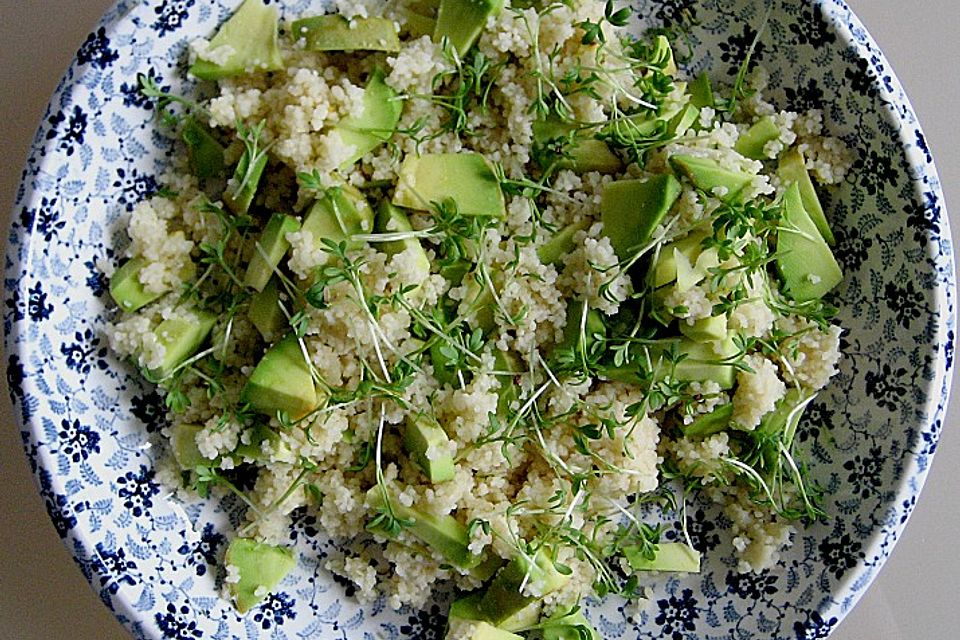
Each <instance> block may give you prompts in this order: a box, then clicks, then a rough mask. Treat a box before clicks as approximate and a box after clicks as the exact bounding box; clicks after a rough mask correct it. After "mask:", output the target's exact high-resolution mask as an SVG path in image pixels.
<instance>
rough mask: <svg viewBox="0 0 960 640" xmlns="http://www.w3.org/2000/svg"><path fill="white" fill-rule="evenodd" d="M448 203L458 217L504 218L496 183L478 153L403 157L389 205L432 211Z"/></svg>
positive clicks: (500, 193)
mask: <svg viewBox="0 0 960 640" xmlns="http://www.w3.org/2000/svg"><path fill="white" fill-rule="evenodd" d="M448 201H453V203H455V204H456V207H457V211H458V212H459V213H461V214H462V215H466V216H492V217H495V218H503V217H505V216H506V208H505V206H504V202H503V192H502V191H501V190H500V182H499V181H498V180H497V177H496V175H495V174H494V173H493V169H491V168H490V165H489V164H487V161H486V159H484V157H483V156H482V155H480V154H479V153H472V152H463V153H436V154H428V155H423V156H420V157H416V156H412V155H411V156H407V157H406V159H405V160H404V161H403V165H402V166H401V167H400V177H399V179H398V182H397V190H396V192H395V193H394V195H393V204H395V205H397V206H398V207H405V208H407V209H418V210H420V211H432V210H433V208H434V206H435V205H439V204H444V203H446V202H448Z"/></svg>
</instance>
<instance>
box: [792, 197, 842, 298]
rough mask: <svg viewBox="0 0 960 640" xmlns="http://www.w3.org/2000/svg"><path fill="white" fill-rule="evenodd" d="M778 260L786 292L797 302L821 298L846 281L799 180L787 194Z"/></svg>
mask: <svg viewBox="0 0 960 640" xmlns="http://www.w3.org/2000/svg"><path fill="white" fill-rule="evenodd" d="M776 262H777V267H778V269H779V271H780V276H781V278H782V279H783V285H784V291H785V292H786V293H787V295H789V296H790V297H791V298H793V299H794V300H796V301H797V302H807V301H809V300H818V299H820V298H822V297H823V296H824V295H826V294H827V292H829V291H830V290H831V289H833V288H834V287H836V286H837V285H838V284H840V282H841V281H842V280H843V273H842V272H841V271H840V265H838V264H837V259H836V258H834V257H833V253H832V252H831V251H830V247H829V246H827V243H826V241H825V240H824V239H823V237H822V236H821V235H820V231H819V230H818V229H817V225H815V224H814V223H813V220H811V219H810V216H809V215H807V212H806V209H804V207H803V200H802V199H801V197H800V187H799V185H798V184H797V183H794V184H793V185H792V186H791V187H790V188H788V189H787V192H786V194H784V198H783V217H782V218H781V220H780V225H779V226H778V228H777V253H776Z"/></svg>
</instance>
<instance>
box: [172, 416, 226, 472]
mask: <svg viewBox="0 0 960 640" xmlns="http://www.w3.org/2000/svg"><path fill="white" fill-rule="evenodd" d="M201 431H203V427H201V426H200V425H196V424H184V423H178V424H174V425H171V426H170V448H171V449H172V450H173V459H174V460H176V461H177V465H178V466H179V467H180V468H181V469H183V470H184V471H192V470H193V469H196V468H197V467H201V466H217V465H218V460H210V459H209V458H207V457H206V456H204V455H203V454H202V453H200V447H198V446H197V434H198V433H200V432H201Z"/></svg>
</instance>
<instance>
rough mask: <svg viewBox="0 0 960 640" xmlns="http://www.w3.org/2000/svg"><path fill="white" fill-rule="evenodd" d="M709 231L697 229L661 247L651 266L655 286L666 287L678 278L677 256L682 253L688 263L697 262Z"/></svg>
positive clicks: (657, 287) (656, 287)
mask: <svg viewBox="0 0 960 640" xmlns="http://www.w3.org/2000/svg"><path fill="white" fill-rule="evenodd" d="M708 235H709V232H707V231H704V230H701V229H697V230H694V231H692V232H690V233H689V234H688V235H686V236H684V237H683V238H680V239H679V240H675V241H674V242H671V243H670V244H666V245H663V246H662V247H661V248H660V254H659V255H658V256H657V259H656V261H655V262H654V263H653V265H652V266H651V271H652V274H653V286H654V288H655V289H659V288H660V287H664V286H666V285H668V284H670V283H671V282H674V281H676V279H677V256H678V255H682V256H683V257H684V258H685V259H686V261H687V264H696V261H697V259H698V257H699V256H700V253H701V251H702V247H703V240H704V239H705V238H706V237H707V236H708Z"/></svg>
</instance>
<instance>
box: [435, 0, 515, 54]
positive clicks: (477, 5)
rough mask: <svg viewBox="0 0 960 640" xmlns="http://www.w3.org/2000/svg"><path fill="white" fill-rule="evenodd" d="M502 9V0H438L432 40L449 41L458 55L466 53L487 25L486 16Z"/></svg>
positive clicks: (493, 14) (497, 12)
mask: <svg viewBox="0 0 960 640" xmlns="http://www.w3.org/2000/svg"><path fill="white" fill-rule="evenodd" d="M502 9H503V0H440V11H439V13H438V14H437V25H436V27H435V28H434V31H433V40H434V41H435V42H440V41H441V40H442V39H443V38H447V40H449V41H450V44H451V46H453V48H454V49H456V51H457V53H458V54H460V56H461V57H462V56H464V55H466V53H467V51H469V50H470V47H472V46H473V43H475V42H476V41H477V38H479V37H480V33H481V32H482V31H483V29H484V27H486V26H487V18H489V17H490V16H496V15H497V14H499V13H500V11H501V10H502Z"/></svg>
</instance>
